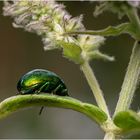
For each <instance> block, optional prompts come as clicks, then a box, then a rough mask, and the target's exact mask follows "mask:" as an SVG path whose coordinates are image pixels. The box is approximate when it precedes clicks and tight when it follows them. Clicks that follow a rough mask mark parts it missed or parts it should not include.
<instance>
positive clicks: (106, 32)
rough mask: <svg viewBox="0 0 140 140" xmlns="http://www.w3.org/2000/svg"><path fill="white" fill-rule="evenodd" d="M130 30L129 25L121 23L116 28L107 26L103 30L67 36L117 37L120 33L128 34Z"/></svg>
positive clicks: (80, 32)
mask: <svg viewBox="0 0 140 140" xmlns="http://www.w3.org/2000/svg"><path fill="white" fill-rule="evenodd" d="M130 28H131V24H130V23H122V24H120V25H118V26H109V27H107V28H105V29H103V30H97V31H95V30H89V31H79V32H70V33H68V34H88V35H101V36H118V35H120V34H122V33H129V32H130Z"/></svg>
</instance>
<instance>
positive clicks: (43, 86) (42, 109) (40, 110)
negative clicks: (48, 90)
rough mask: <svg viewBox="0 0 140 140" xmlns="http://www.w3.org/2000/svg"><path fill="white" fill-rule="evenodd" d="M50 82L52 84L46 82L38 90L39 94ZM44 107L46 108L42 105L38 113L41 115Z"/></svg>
mask: <svg viewBox="0 0 140 140" xmlns="http://www.w3.org/2000/svg"><path fill="white" fill-rule="evenodd" d="M49 84H50V83H49V82H46V83H45V84H44V85H43V86H42V87H41V88H39V90H37V91H36V93H37V94H39V93H40V92H41V90H42V89H43V88H44V87H45V86H47V85H48V86H49ZM43 109H44V106H42V107H41V109H40V111H39V113H38V114H39V115H41V113H42V111H43Z"/></svg>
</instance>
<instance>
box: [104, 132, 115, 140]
mask: <svg viewBox="0 0 140 140" xmlns="http://www.w3.org/2000/svg"><path fill="white" fill-rule="evenodd" d="M104 140H115V135H114V133H113V132H107V133H106V134H105V136H104Z"/></svg>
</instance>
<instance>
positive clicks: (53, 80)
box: [17, 69, 69, 96]
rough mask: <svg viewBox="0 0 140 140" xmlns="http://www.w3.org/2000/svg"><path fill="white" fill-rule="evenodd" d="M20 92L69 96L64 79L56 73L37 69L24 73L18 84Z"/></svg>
mask: <svg viewBox="0 0 140 140" xmlns="http://www.w3.org/2000/svg"><path fill="white" fill-rule="evenodd" d="M17 89H18V91H19V94H22V95H24V94H39V93H40V92H45V93H50V94H55V95H59V96H69V95H68V90H67V87H66V85H65V84H64V82H63V80H62V79H61V78H60V77H59V76H58V75H56V74H55V73H53V72H51V71H48V70H44V69H35V70H32V71H29V72H27V73H26V74H25V75H23V76H22V77H21V78H20V80H19V82H18V84H17Z"/></svg>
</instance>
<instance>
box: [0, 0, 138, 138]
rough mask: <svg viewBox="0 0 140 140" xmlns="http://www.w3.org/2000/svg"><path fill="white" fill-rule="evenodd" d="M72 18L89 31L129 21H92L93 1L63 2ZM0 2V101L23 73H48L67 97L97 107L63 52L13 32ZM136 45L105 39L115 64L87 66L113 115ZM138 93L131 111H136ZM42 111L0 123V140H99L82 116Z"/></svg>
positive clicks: (121, 39)
mask: <svg viewBox="0 0 140 140" xmlns="http://www.w3.org/2000/svg"><path fill="white" fill-rule="evenodd" d="M59 3H64V4H65V5H66V9H67V10H68V11H69V12H70V14H71V15H73V16H79V15H80V14H83V15H84V19H83V23H84V25H85V27H86V28H87V29H103V28H105V27H107V26H108V25H117V24H119V23H122V22H124V21H127V18H125V17H124V18H123V19H122V20H118V18H117V15H115V14H112V13H109V12H106V13H104V14H102V15H100V16H99V17H98V18H94V17H93V10H94V8H95V2H93V3H92V2H88V1H87V2H83V1H81V2H79V1H63V2H59ZM2 5H3V2H2V1H1V2H0V13H1V14H0V48H1V51H0V78H1V80H0V101H2V100H4V99H5V98H8V97H10V96H13V95H15V94H16V93H17V89H16V84H17V81H18V80H19V77H20V76H21V75H23V74H24V73H26V72H28V71H30V70H32V69H35V68H42V69H48V70H51V71H53V72H55V73H57V74H58V75H59V76H60V77H62V79H63V80H64V81H65V83H66V85H67V87H68V90H69V94H70V95H71V96H72V97H75V98H77V99H80V100H82V101H84V102H90V103H93V104H96V102H95V100H94V97H93V95H92V92H91V90H90V88H89V86H88V84H87V82H86V79H85V77H84V75H83V73H82V72H81V71H80V69H79V66H78V65H75V64H74V63H73V62H70V61H68V60H66V59H65V58H63V57H62V55H61V51H58V50H54V51H46V52H45V51H44V50H43V44H42V42H41V38H40V37H39V36H37V35H36V34H33V33H29V32H25V31H24V30H23V29H15V28H13V27H12V21H13V19H11V18H10V17H4V16H3V15H2ZM133 43H134V40H133V39H132V38H131V37H130V36H129V35H120V36H118V37H109V38H107V40H106V43H105V45H103V46H102V48H101V50H102V52H104V53H107V54H110V55H112V56H115V58H116V61H115V62H104V61H100V60H98V61H97V60H96V61H92V62H91V66H92V67H93V69H94V72H95V74H96V76H97V79H98V81H99V83H100V85H101V88H102V89H103V91H104V96H105V99H106V101H107V104H108V106H109V108H110V111H111V113H113V111H114V108H115V105H116V103H117V99H118V94H119V91H120V89H121V84H122V81H123V77H124V74H125V72H126V68H127V64H128V62H129V57H130V54H131V50H132V45H133ZM139 99H140V95H139V89H137V93H136V95H135V98H134V102H133V104H132V108H133V109H135V110H136V111H137V110H138V107H139ZM39 109H40V108H37V107H34V108H28V109H25V110H21V111H19V112H16V113H14V114H12V115H11V116H9V117H8V118H6V119H3V120H0V138H103V135H104V133H103V132H102V131H101V130H100V128H99V126H98V125H97V124H95V123H94V122H92V121H91V120H90V119H89V118H87V117H86V116H84V115H83V114H80V113H77V112H75V111H72V110H66V109H57V108H47V109H46V110H45V111H44V112H43V113H42V115H41V116H39V115H38V111H39Z"/></svg>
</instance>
